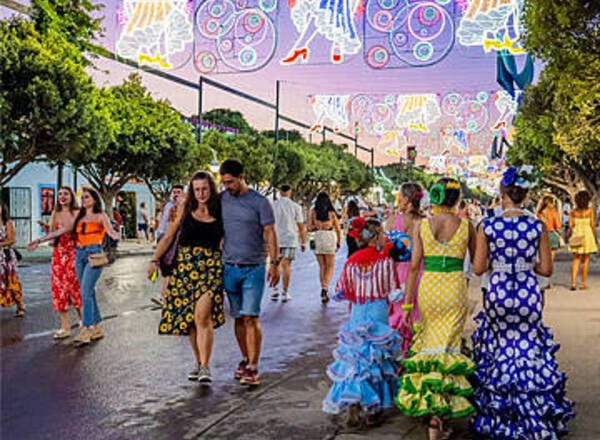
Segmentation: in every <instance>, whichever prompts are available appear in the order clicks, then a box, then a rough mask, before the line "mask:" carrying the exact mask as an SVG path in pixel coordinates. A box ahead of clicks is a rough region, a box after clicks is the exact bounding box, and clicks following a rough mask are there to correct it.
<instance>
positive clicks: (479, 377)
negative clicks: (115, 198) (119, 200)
mask: <svg viewBox="0 0 600 440" xmlns="http://www.w3.org/2000/svg"><path fill="white" fill-rule="evenodd" d="M219 180H220V183H221V185H222V187H223V188H224V190H223V191H221V192H219V190H218V187H217V182H216V180H215V177H214V176H213V175H212V174H211V173H209V172H207V171H199V172H196V173H195V174H194V175H193V176H192V177H191V180H190V181H189V183H188V184H187V191H185V187H184V186H183V185H174V186H173V187H172V190H171V194H170V195H171V198H170V200H169V202H168V203H167V204H166V205H165V206H164V207H163V208H162V210H161V212H160V214H159V215H157V218H156V224H155V225H153V229H155V231H156V241H157V245H156V248H155V251H154V254H153V256H152V258H151V260H150V262H149V264H148V271H147V273H148V277H149V279H151V280H152V281H154V280H156V279H157V278H158V275H159V273H160V274H161V275H162V279H163V281H162V286H161V293H162V297H163V300H161V301H160V304H161V307H162V311H161V319H160V323H159V326H158V333H159V334H161V335H180V336H187V337H188V339H189V341H190V347H191V352H192V354H193V357H194V360H195V362H194V366H193V368H192V370H191V371H190V373H189V374H188V379H189V380H193V381H199V382H202V383H210V382H212V380H213V378H212V374H211V370H210V359H211V354H212V351H213V343H214V330H215V329H218V328H219V327H221V326H223V325H224V324H225V321H226V314H225V310H224V303H225V301H226V298H227V300H228V302H229V316H231V318H232V319H233V327H234V334H235V338H236V341H237V344H238V347H239V355H240V360H239V363H238V364H237V365H232V375H233V376H234V378H235V379H237V380H239V383H240V384H241V385H249V386H257V385H259V384H260V383H261V378H260V375H259V361H260V354H261V348H262V331H261V325H260V315H261V302H262V298H263V293H264V291H265V287H266V284H267V283H268V285H269V286H270V287H271V288H272V291H271V297H270V299H271V300H273V301H279V300H281V301H282V302H288V301H290V300H291V298H292V296H291V294H290V291H289V286H290V279H291V267H292V262H293V261H294V260H295V258H296V256H297V252H298V250H300V251H302V252H304V251H305V250H306V247H307V244H308V245H309V247H310V249H311V250H312V252H313V253H314V255H315V258H316V260H317V262H318V267H319V282H320V288H321V291H320V295H319V298H320V300H321V302H322V303H323V304H324V305H325V304H327V303H328V301H329V300H330V299H333V300H335V301H348V302H350V304H351V307H350V309H351V311H350V316H349V320H348V322H346V323H345V324H344V325H343V326H342V328H341V329H340V333H339V342H338V345H337V347H336V348H335V350H334V351H333V355H334V361H333V362H332V363H331V364H330V365H329V366H328V367H327V374H328V376H329V377H330V378H331V380H332V383H333V384H332V387H331V389H330V390H329V393H328V394H327V396H326V398H325V400H324V401H323V410H324V411H325V412H328V413H333V414H340V413H344V412H347V420H348V424H349V425H358V424H360V423H363V424H364V425H366V426H373V425H376V424H378V423H379V422H380V421H381V419H382V414H383V410H384V409H386V408H390V407H393V406H396V407H397V408H398V409H399V410H400V411H401V412H402V413H404V414H406V415H407V416H410V417H421V418H423V419H424V420H425V421H426V427H427V431H428V436H429V438H432V439H441V438H449V437H450V435H451V433H452V428H451V426H450V425H451V420H452V419H455V418H459V417H467V416H470V417H471V421H472V423H471V427H472V429H473V431H474V432H475V433H476V434H477V435H481V436H483V437H488V438H493V439H504V438H523V439H544V438H556V436H558V435H561V434H564V433H566V423H567V421H568V420H569V419H570V418H571V417H573V415H574V413H573V405H572V403H571V402H570V401H569V400H568V399H567V397H566V392H565V386H566V377H565V375H564V373H562V372H561V371H560V369H559V367H558V365H557V363H556V359H555V353H556V351H557V348H558V347H557V345H556V344H554V342H553V339H552V334H551V332H550V330H549V329H548V327H546V326H545V324H544V323H543V322H542V308H543V304H544V300H543V289H544V288H548V287H549V286H550V284H549V282H548V281H544V280H546V279H549V278H550V277H551V275H552V272H553V261H554V257H555V253H556V251H557V250H558V249H559V248H560V247H561V246H563V245H564V242H563V236H562V234H561V227H562V226H563V224H562V223H563V222H561V219H560V218H559V214H558V212H560V211H561V210H560V208H558V209H557V207H556V206H555V199H554V198H553V197H552V196H549V195H546V196H543V197H542V198H541V200H540V202H539V204H538V207H537V209H536V210H535V211H536V212H535V214H534V213H533V212H531V211H530V210H527V209H526V208H527V207H528V206H530V204H529V201H528V189H529V188H530V187H531V184H532V182H531V180H532V174H531V173H530V170H529V169H528V168H527V167H521V168H515V167H511V168H509V169H508V170H507V171H506V173H505V174H504V176H503V179H502V182H501V184H500V198H499V199H498V200H496V201H493V202H492V203H490V204H488V206H487V207H486V208H484V207H482V206H480V205H479V204H478V203H476V202H469V203H467V202H466V201H464V200H462V198H461V185H460V183H459V182H458V181H456V180H454V179H451V178H442V179H440V180H439V181H438V182H437V183H436V184H435V185H434V186H433V187H431V188H430V189H429V191H425V190H424V189H423V188H422V187H421V186H420V185H419V184H417V183H412V182H406V183H403V184H402V185H401V186H400V188H399V191H398V196H397V210H396V211H395V212H387V211H386V210H383V209H382V210H377V209H375V210H372V209H367V210H362V211H361V209H359V205H358V203H357V201H356V200H350V202H349V203H348V205H347V207H346V209H345V213H344V215H339V213H338V211H337V210H336V209H335V207H334V204H333V203H332V201H331V199H330V197H329V195H328V194H327V193H325V192H321V193H319V194H318V195H317V197H316V199H315V202H314V205H313V206H312V207H311V208H310V209H309V210H308V215H307V216H306V219H307V221H306V223H305V221H304V218H305V216H304V214H303V210H302V207H301V206H300V205H299V204H297V203H296V202H294V201H293V200H292V198H291V196H292V187H291V186H290V185H282V186H281V187H280V188H279V198H278V199H277V200H276V201H275V202H274V203H271V202H270V201H269V200H268V199H267V198H266V197H264V196H263V195H261V194H260V193H259V192H257V191H255V190H254V189H252V188H250V187H249V186H248V184H247V183H246V180H245V176H244V168H243V165H242V164H241V163H240V162H239V161H237V160H232V159H228V160H226V161H224V162H223V163H222V164H221V166H220V169H219ZM590 201H591V197H590V195H589V193H587V192H586V191H581V192H579V193H577V195H576V196H575V207H574V209H573V210H572V211H570V213H569V220H568V227H569V229H570V230H571V233H570V235H569V237H568V241H569V243H568V249H569V251H570V252H572V253H573V268H572V283H571V284H572V290H575V289H577V288H579V289H585V288H586V278H587V272H588V265H589V255H590V254H591V253H594V252H597V251H598V248H597V244H596V239H595V237H594V230H595V219H594V213H593V210H592V209H591V208H590ZM81 205H82V206H81V207H79V206H77V202H76V197H75V194H74V192H73V190H72V189H71V188H68V187H61V188H60V189H59V192H58V203H56V205H55V208H54V211H53V213H52V217H51V219H50V223H49V224H48V225H43V226H44V227H45V229H46V235H45V236H44V237H42V238H39V239H37V240H34V241H32V242H31V243H30V244H29V245H28V249H29V250H33V249H35V248H36V247H37V246H38V245H39V244H40V243H42V242H48V241H49V242H51V243H52V245H53V246H54V250H53V255H52V262H51V274H52V275H51V280H52V288H51V290H52V302H53V307H54V309H55V310H56V311H57V312H58V313H59V315H60V321H61V325H60V328H59V329H58V330H57V331H56V332H54V334H53V338H55V339H64V338H68V337H70V335H71V322H70V320H69V315H68V309H69V307H71V308H74V309H75V311H76V312H77V316H78V320H79V326H80V330H79V333H78V335H77V336H76V337H75V339H74V343H75V345H76V346H84V345H88V344H90V343H91V342H92V341H96V340H99V339H101V338H103V337H104V332H103V330H102V328H101V321H102V317H101V314H100V310H99V308H98V304H97V300H96V291H95V285H96V282H97V280H98V278H99V277H100V275H101V273H102V267H103V266H104V265H106V264H107V263H108V260H107V256H106V254H105V252H104V250H103V242H104V240H105V237H106V236H108V237H110V238H112V239H113V240H119V239H120V233H119V232H118V231H115V230H114V229H113V226H112V224H111V221H110V219H109V217H108V216H107V214H106V213H105V212H104V211H103V209H102V202H101V199H100V196H99V194H98V193H97V192H96V191H95V190H94V189H92V188H87V187H86V188H84V189H83V190H82V197H81ZM142 209H145V207H143V206H142ZM0 214H1V217H0V218H1V220H0V221H1V223H0V247H1V248H2V250H3V252H1V253H0V301H1V303H0V304H1V305H2V306H3V307H8V306H15V305H16V306H17V312H16V316H19V317H21V316H23V315H24V313H25V312H24V308H23V300H22V288H21V285H20V283H19V279H18V276H17V273H16V262H17V254H16V252H15V250H14V248H13V245H14V243H15V229H14V225H13V223H12V222H11V220H10V218H9V215H8V211H7V209H6V207H4V206H0ZM140 218H141V219H142V220H143V221H138V229H139V230H140V231H141V232H143V233H145V232H146V229H147V226H148V218H147V216H146V215H145V213H144V212H143V211H142V215H141V217H140ZM340 218H343V221H342V222H340ZM144 224H145V225H146V228H144V227H143V226H144ZM342 229H345V230H346V243H347V247H348V257H347V260H346V262H345V265H344V268H343V269H342V272H341V275H340V278H339V280H337V282H336V283H335V288H334V289H331V288H330V283H331V281H332V277H333V271H334V270H333V269H334V262H335V254H336V251H337V250H338V249H339V248H340V245H341V242H342V239H343V234H342ZM579 269H581V278H580V283H579V285H578V286H577V284H576V281H577V275H578V272H579ZM471 273H473V274H474V275H483V276H485V279H484V282H483V285H484V289H483V293H484V296H483V310H482V311H481V312H480V313H479V314H478V315H477V317H476V321H477V324H478V327H477V330H476V331H475V333H474V334H473V336H472V344H471V345H472V352H469V351H467V350H465V341H464V339H463V330H464V327H465V323H466V320H467V317H468V294H467V285H468V284H467V283H468V278H469V275H470V274H471ZM280 281H281V290H280V288H279V285H280V284H279V283H280Z"/></svg>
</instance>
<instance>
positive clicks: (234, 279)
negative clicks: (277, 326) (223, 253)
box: [223, 263, 265, 318]
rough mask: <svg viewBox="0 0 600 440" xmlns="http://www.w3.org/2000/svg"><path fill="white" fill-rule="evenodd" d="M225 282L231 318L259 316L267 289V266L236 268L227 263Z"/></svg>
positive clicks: (224, 271) (224, 270)
mask: <svg viewBox="0 0 600 440" xmlns="http://www.w3.org/2000/svg"><path fill="white" fill-rule="evenodd" d="M223 282H224V284H225V291H226V292H227V298H229V306H230V312H231V316H233V317H234V318H239V317H240V316H259V315H260V303H261V301H262V297H263V291H264V289H265V264H264V263H263V264H257V265H256V266H254V265H253V266H236V265H234V264H228V263H225V267H224V269H223Z"/></svg>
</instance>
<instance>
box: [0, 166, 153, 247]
mask: <svg viewBox="0 0 600 440" xmlns="http://www.w3.org/2000/svg"><path fill="white" fill-rule="evenodd" d="M57 183H58V168H57V167H54V168H50V166H48V165H47V164H45V163H31V164H29V165H27V166H26V167H25V168H23V169H22V170H21V171H20V172H19V173H18V174H17V175H16V176H15V177H14V178H12V179H11V180H10V181H9V182H8V185H6V186H5V187H4V188H3V189H2V193H1V194H0V198H1V199H2V201H3V202H4V203H6V204H7V205H8V206H9V211H10V216H11V218H12V219H13V222H14V224H15V229H16V231H17V245H18V246H23V245H24V244H26V243H28V242H29V241H31V240H33V239H35V238H38V237H40V236H41V235H42V229H41V228H40V226H39V225H38V224H37V222H38V221H40V220H43V221H46V222H47V221H48V220H49V219H50V214H51V211H52V209H53V207H54V204H55V203H56V196H57V193H58V187H57ZM88 183H89V182H88V181H87V179H85V178H84V177H83V176H82V175H81V174H80V173H75V171H74V170H73V168H70V167H69V166H65V167H64V168H63V178H62V184H63V185H64V186H69V187H71V188H73V189H74V191H75V192H76V193H78V194H79V191H78V190H79V189H80V188H81V186H83V185H86V184H88ZM117 199H118V200H116V201H114V202H113V206H118V207H119V210H120V211H124V212H125V213H126V215H127V216H131V219H130V220H129V224H130V225H134V224H136V223H137V218H134V216H135V217H137V212H138V210H139V207H140V204H141V203H142V202H144V203H145V204H146V209H147V213H148V216H149V217H152V216H153V214H154V209H155V201H154V198H153V197H152V194H151V193H150V190H149V189H148V187H147V186H146V185H145V184H143V183H136V182H131V183H128V184H127V185H125V186H124V187H123V189H122V190H121V192H120V193H119V196H117ZM79 202H80V201H79ZM132 228H135V226H132V227H130V228H129V230H128V235H129V236H131V235H132V234H133V233H134V231H133V230H132Z"/></svg>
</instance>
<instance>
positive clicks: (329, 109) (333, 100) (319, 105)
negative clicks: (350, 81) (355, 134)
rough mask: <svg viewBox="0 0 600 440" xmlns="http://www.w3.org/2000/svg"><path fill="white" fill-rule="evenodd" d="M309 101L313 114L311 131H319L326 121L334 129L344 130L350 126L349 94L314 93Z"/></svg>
mask: <svg viewBox="0 0 600 440" xmlns="http://www.w3.org/2000/svg"><path fill="white" fill-rule="evenodd" d="M310 103H311V105H312V109H313V112H314V114H315V122H314V123H313V125H312V127H311V129H310V131H311V132H315V131H321V130H322V129H323V126H324V125H326V123H327V121H328V122H330V123H331V125H332V126H333V129H334V130H335V131H341V130H345V129H347V128H348V127H349V126H350V119H349V118H348V113H349V112H348V107H349V104H350V95H314V96H311V97H310Z"/></svg>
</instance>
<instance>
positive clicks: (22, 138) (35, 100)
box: [0, 18, 104, 185]
mask: <svg viewBox="0 0 600 440" xmlns="http://www.w3.org/2000/svg"><path fill="white" fill-rule="evenodd" d="M80 60H81V57H80V54H79V52H78V50H77V49H76V48H75V47H74V46H72V45H70V44H69V43H67V42H66V41H65V40H64V39H63V38H62V37H60V36H58V35H57V34H56V33H55V32H53V31H52V30H48V31H47V32H45V33H44V34H41V33H39V32H38V31H37V30H36V29H35V27H34V24H33V23H31V22H29V21H26V20H23V19H19V18H11V19H9V20H6V21H0V75H1V77H0V78H1V79H0V120H1V121H2V123H1V124H0V142H1V145H2V152H1V157H0V185H5V184H6V183H7V182H8V181H9V180H10V179H11V178H12V177H14V176H15V175H16V174H17V173H18V172H19V171H20V170H21V169H22V168H23V167H24V166H25V165H26V164H27V163H29V162H32V161H35V160H48V161H53V160H60V159H64V158H68V157H69V156H70V155H71V154H81V152H82V151H83V150H85V148H86V145H89V143H90V139H91V138H92V137H96V138H102V137H104V135H103V134H102V133H101V132H102V131H103V128H102V127H98V126H96V125H95V124H94V121H96V120H97V118H98V117H100V116H101V115H98V114H96V112H95V110H96V104H97V94H96V89H95V87H94V85H93V83H92V81H91V80H90V78H89V77H88V75H87V74H86V73H85V70H84V68H83V67H82V65H81V63H80Z"/></svg>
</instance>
